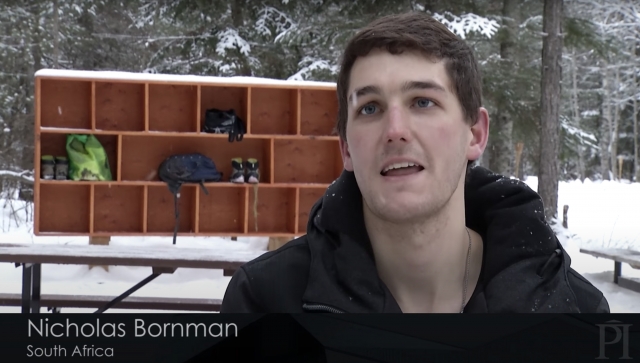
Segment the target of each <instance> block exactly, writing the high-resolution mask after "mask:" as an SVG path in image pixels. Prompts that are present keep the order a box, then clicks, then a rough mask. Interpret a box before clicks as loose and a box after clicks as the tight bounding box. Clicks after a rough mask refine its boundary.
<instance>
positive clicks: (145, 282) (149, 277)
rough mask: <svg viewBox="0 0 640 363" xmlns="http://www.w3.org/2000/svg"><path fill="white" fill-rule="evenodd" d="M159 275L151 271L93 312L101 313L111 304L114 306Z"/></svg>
mask: <svg viewBox="0 0 640 363" xmlns="http://www.w3.org/2000/svg"><path fill="white" fill-rule="evenodd" d="M160 275H161V274H160V273H152V274H151V275H149V276H148V277H146V278H145V279H144V280H142V281H140V282H138V283H137V284H136V285H135V286H134V287H132V288H130V289H129V290H127V291H125V292H123V293H122V294H121V295H120V296H118V297H116V298H115V299H113V300H111V301H109V302H108V303H107V304H106V305H105V306H103V307H101V308H100V309H98V310H96V311H95V313H94V314H101V313H103V312H105V311H106V310H107V309H109V308H111V307H112V306H114V305H115V304H117V303H119V302H120V301H122V300H124V299H126V298H127V297H128V296H129V295H131V294H133V293H134V292H136V291H138V290H139V289H140V288H141V287H143V286H144V285H146V284H148V283H149V282H151V281H153V279H155V278H156V277H158V276H160Z"/></svg>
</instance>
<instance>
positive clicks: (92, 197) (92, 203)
mask: <svg viewBox="0 0 640 363" xmlns="http://www.w3.org/2000/svg"><path fill="white" fill-rule="evenodd" d="M95 219H96V186H95V185H94V184H92V185H91V189H90V191H89V234H91V233H93V232H94V231H95V223H94V222H95Z"/></svg>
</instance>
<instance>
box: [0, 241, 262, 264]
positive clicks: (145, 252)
mask: <svg viewBox="0 0 640 363" xmlns="http://www.w3.org/2000/svg"><path fill="white" fill-rule="evenodd" d="M261 254H262V253H261V252H254V251H237V250H225V251H224V252H221V251H216V250H213V249H210V248H196V247H193V246H186V247H182V246H180V247H178V246H175V245H170V246H154V247H153V248H149V247H148V246H86V245H85V246H68V245H47V246H42V245H39V244H22V245H21V244H1V243H0V261H2V260H8V261H9V262H12V261H11V258H9V257H8V256H42V257H46V259H47V260H49V261H53V260H56V261H64V260H68V259H69V258H73V259H74V260H75V259H84V258H92V259H95V258H100V259H103V258H104V259H113V260H119V261H121V263H120V264H122V265H127V264H128V263H129V262H128V261H130V260H132V259H137V260H145V262H144V263H145V264H149V265H150V266H155V267H161V266H165V265H172V266H173V265H180V266H183V265H184V264H185V263H189V264H192V265H196V264H197V265H198V266H199V267H202V266H213V265H217V266H219V265H220V263H218V262H225V263H226V262H241V261H244V262H247V261H250V260H252V259H254V258H256V257H259V256H260V255H261ZM5 256H7V258H6V259H5ZM43 259H44V258H43Z"/></svg>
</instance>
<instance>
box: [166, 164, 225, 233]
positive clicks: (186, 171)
mask: <svg viewBox="0 0 640 363" xmlns="http://www.w3.org/2000/svg"><path fill="white" fill-rule="evenodd" d="M158 176H159V177H160V180H162V181H164V182H165V183H167V186H168V188H169V191H170V192H171V194H173V201H174V204H175V216H176V223H175V227H174V229H173V244H176V237H177V235H178V229H179V226H180V209H179V207H178V205H179V199H180V188H181V187H182V185H183V184H185V183H198V184H200V188H202V191H203V192H204V194H205V195H209V191H208V190H207V188H206V187H205V186H204V183H206V182H217V181H220V180H221V179H222V173H221V172H220V171H218V169H217V168H216V164H215V163H214V162H213V160H211V159H210V158H208V157H207V156H205V155H202V154H199V153H193V154H183V155H172V156H170V157H168V158H167V159H165V160H164V161H163V162H162V164H160V167H159V168H158Z"/></svg>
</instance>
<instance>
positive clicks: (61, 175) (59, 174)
mask: <svg viewBox="0 0 640 363" xmlns="http://www.w3.org/2000/svg"><path fill="white" fill-rule="evenodd" d="M68 175H69V161H68V160H67V158H66V157H64V156H58V157H56V180H67V179H68Z"/></svg>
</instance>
